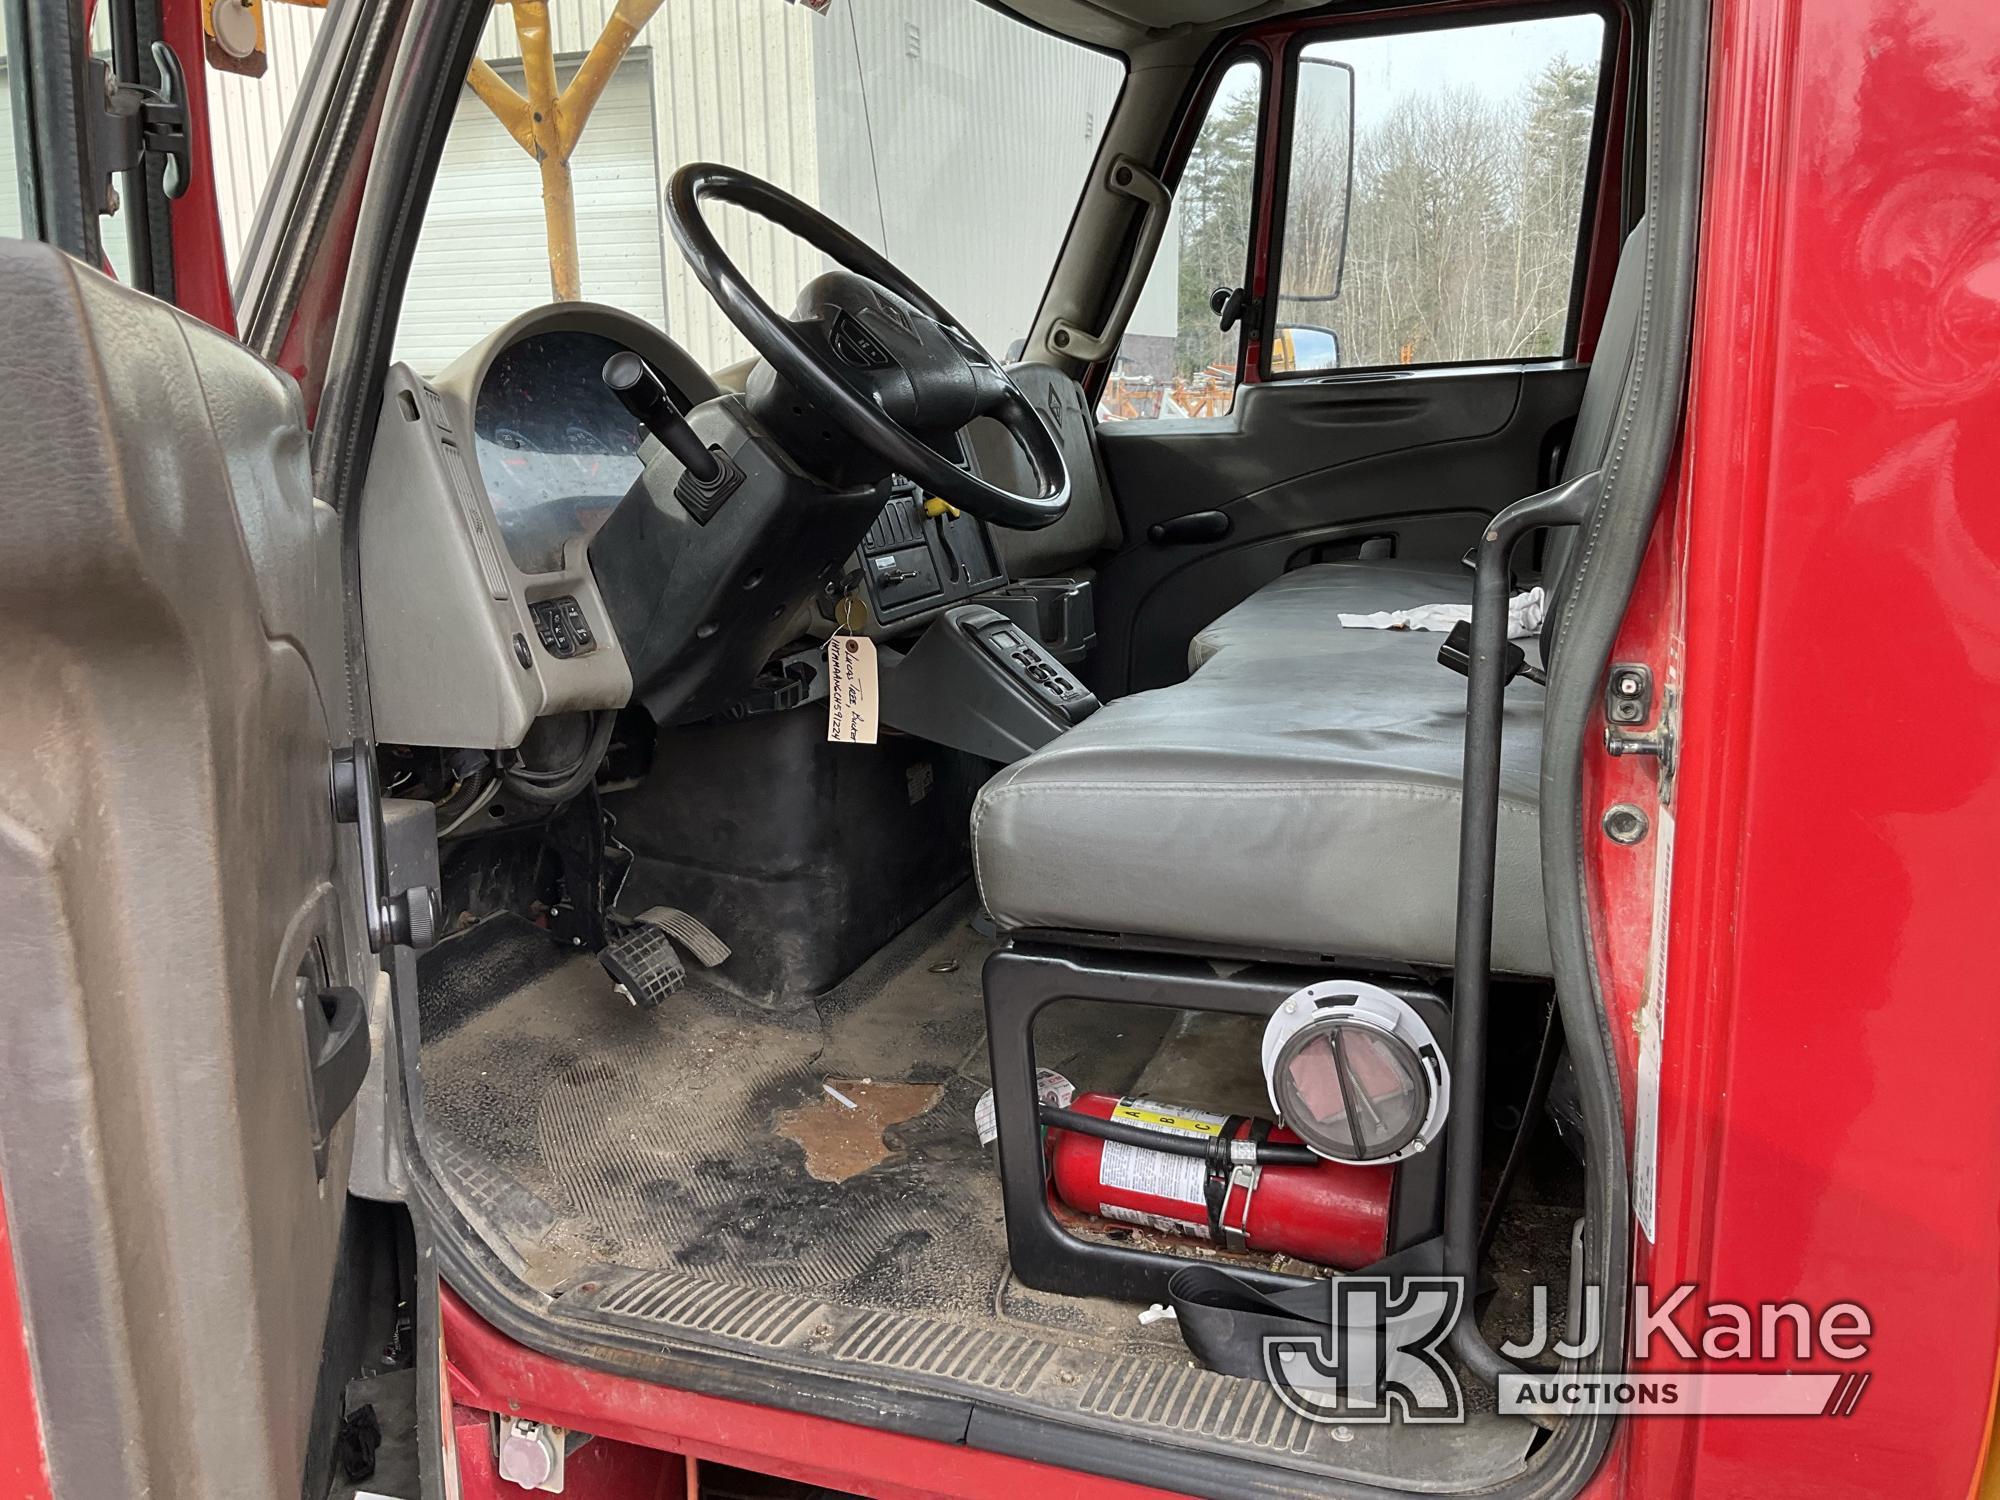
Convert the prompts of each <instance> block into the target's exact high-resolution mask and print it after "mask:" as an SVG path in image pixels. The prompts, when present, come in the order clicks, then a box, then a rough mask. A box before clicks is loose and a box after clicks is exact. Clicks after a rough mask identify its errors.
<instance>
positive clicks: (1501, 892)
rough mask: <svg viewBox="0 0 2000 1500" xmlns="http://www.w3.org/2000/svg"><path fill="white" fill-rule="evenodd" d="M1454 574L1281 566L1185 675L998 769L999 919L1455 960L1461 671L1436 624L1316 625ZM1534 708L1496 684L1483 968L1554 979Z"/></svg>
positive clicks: (990, 851)
mask: <svg viewBox="0 0 2000 1500" xmlns="http://www.w3.org/2000/svg"><path fill="white" fill-rule="evenodd" d="M1460 571H1461V572H1462V571H1463V570H1460ZM1307 575H1314V576H1312V577H1308V576H1307ZM1466 578H1467V581H1468V585H1469V579H1470V575H1469V574H1467V575H1466ZM1448 584H1449V585H1453V586H1457V587H1458V588H1459V589H1460V591H1461V592H1464V590H1465V588H1466V587H1467V586H1468V585H1459V584H1458V583H1457V580H1456V579H1454V578H1452V577H1451V576H1450V574H1449V573H1448V572H1447V571H1445V570H1442V569H1440V570H1436V571H1434V572H1430V573H1427V574H1425V575H1424V576H1422V577H1419V576H1417V575H1416V573H1415V571H1414V570H1410V569H1405V568H1397V567H1395V566H1394V565H1379V564H1366V563H1356V564H1345V563H1336V564H1326V565H1322V566H1320V567H1314V568H1307V569H1301V570H1300V571H1299V572H1297V573H1292V574H1288V575H1286V578H1285V579H1284V580H1281V581H1280V582H1279V584H1277V585H1274V586H1272V587H1271V588H1268V589H1267V590H1265V592H1264V593H1262V594H1260V595H1258V596H1257V598H1255V599H1253V600H1251V601H1250V602H1249V603H1248V604H1246V605H1244V606H1240V607H1239V608H1238V609H1236V610H1232V611H1231V612H1230V613H1229V614H1228V615H1225V616H1223V618H1222V619H1221V620H1218V621H1217V622H1216V623H1215V625H1213V626H1211V627H1209V629H1208V630H1207V631H1204V632H1203V637H1204V638H1205V639H1206V645H1205V647H1204V648H1203V654H1202V657H1201V661H1200V665H1199V668H1198V670H1197V671H1195V673H1194V674H1193V675H1192V676H1191V677H1189V678H1188V679H1187V681H1185V682H1181V683H1176V684H1175V685H1174V686H1172V687H1166V688H1160V689H1157V690H1155V691H1153V692H1148V693H1137V694H1134V695H1133V696H1131V697H1128V698H1121V699H1119V700H1117V701H1116V702H1113V703H1110V704H1108V705H1106V706H1105V707H1104V708H1103V709H1102V710H1100V711H1099V712H1098V713H1097V714H1095V715H1093V716H1092V717H1091V718H1089V719H1087V720H1085V721H1084V722H1083V723H1082V724H1081V725H1079V726H1077V727H1076V728H1075V729H1072V730H1070V731H1069V732H1068V733H1067V734H1064V735H1062V736H1061V737H1060V738H1058V739H1057V740H1055V741H1054V742H1052V743H1051V744H1049V745H1047V746H1045V747H1044V748H1043V749H1041V750H1039V751H1037V752H1036V753H1035V754H1033V755H1030V756H1028V757H1027V758H1026V759H1024V760H1020V761H1017V762H1015V763H1014V764H1013V765H1012V766H1009V767H1008V768H1007V769H1006V770H1004V771H1002V772H1001V773H1000V774H999V775H998V776H996V777H995V778H994V779H993V780H992V781H991V782H989V783H988V784H987V786H986V788H985V790H984V791H983V792H981V794H980V797H979V800H978V803H977V805H976V806H975V808H974V809H973V818H972V830H973V850H974V862H975V870H976V873H977V875H978V879H979V887H980V892H981V894H982V895H983V896H984V898H985V901H986V907H987V910H988V911H989V912H991V913H992V915H993V917H994V919H995V920H996V921H997V922H998V923H999V924H1000V925H1001V926H1002V927H1005V928H1016V927H1048V928H1066V929H1072V930H1087V931H1096V932H1111V933H1119V934H1124V935H1128V936H1137V937H1152V938H1166V939H1173V940H1176V941H1182V942H1191V943H1195V944H1212V945H1214V946H1216V947H1218V948H1258V949H1276V950H1282V951H1284V952H1287V953H1297V954H1308V955H1325V956H1331V957H1340V958H1345V959H1351V960H1370V959H1374V960H1394V961H1402V962H1409V963H1420V964H1437V965H1444V964H1449V963H1450V962H1451V960H1452V942H1453V933H1454V931H1455V929H1456V920H1455V918H1456V904H1457V870H1458V838H1459V827H1458V824H1459V805H1460V776H1461V771H1462V765H1463V757H1464V753H1465V679H1464V678H1463V677H1460V676H1458V675H1457V674H1456V673H1453V672H1450V671H1448V670H1446V669H1445V668H1444V667H1442V666H1439V665H1438V664H1437V661H1436V657H1437V648H1438V643H1439V641H1440V639H1441V637H1439V636H1437V635H1435V634H1427V633H1426V634H1418V633H1406V632H1401V631H1377V630H1344V629H1342V628H1341V627H1340V626H1339V625H1338V624H1337V623H1332V617H1333V614H1335V613H1337V612H1339V611H1340V610H1350V611H1364V612H1365V611H1372V610H1377V609H1389V608H1404V607H1407V605H1409V604H1413V603H1415V604H1421V603H1434V602H1439V601H1440V600H1441V599H1444V598H1449V597H1452V595H1450V594H1443V593H1440V592H1439V590H1440V588H1442V587H1445V586H1446V585H1448ZM1294 612H1297V613H1301V614H1304V615H1306V616H1308V617H1309V620H1310V628H1308V629H1306V630H1304V631H1301V630H1299V629H1297V628H1294V627H1292V626H1291V625H1289V624H1288V621H1289V619H1290V617H1291V616H1292V614H1293V613H1294ZM1322 621H1323V622H1325V623H1322ZM1541 711H1542V690H1541V689H1540V688H1539V687H1537V686H1535V685H1534V684H1532V683H1530V682H1527V681H1526V680H1525V679H1521V680H1516V681H1515V682H1514V683H1513V684H1512V685H1511V686H1510V687H1509V688H1508V690H1507V721H1506V726H1505V732H1504V737H1503V740H1502V765H1501V782H1500V790H1501V802H1500V839H1499V864H1498V875H1499V884H1498V894H1497V899H1496V901H1495V911H1494V942H1493V962H1494V966H1495V968H1497V969H1501V970H1505V971H1509V972H1513V973H1521V974H1547V973H1548V972H1549V951H1548V938H1547V933H1546V929H1545V924H1544V919H1543V912H1542V886H1541V860H1540V849H1539V845H1538V837H1539V835H1538V830H1537V798H1536V782H1537V776H1538V772H1539V765H1540V759H1541Z"/></svg>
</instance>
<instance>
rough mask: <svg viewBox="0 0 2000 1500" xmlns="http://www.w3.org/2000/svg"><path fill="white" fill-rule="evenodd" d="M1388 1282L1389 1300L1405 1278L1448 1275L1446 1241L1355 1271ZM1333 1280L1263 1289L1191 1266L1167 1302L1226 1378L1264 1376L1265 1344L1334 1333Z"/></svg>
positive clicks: (1170, 1285)
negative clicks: (1332, 1319)
mask: <svg viewBox="0 0 2000 1500" xmlns="http://www.w3.org/2000/svg"><path fill="white" fill-rule="evenodd" d="M1352 1274H1353V1275H1356V1276H1382V1277H1387V1278H1388V1280H1389V1283H1390V1286H1389V1300H1390V1301H1391V1302H1394V1301H1396V1300H1397V1299H1398V1298H1399V1297H1400V1296H1401V1294H1402V1287H1401V1285H1400V1282H1401V1279H1402V1278H1403V1277H1405V1276H1442V1275H1444V1240H1443V1239H1442V1238H1441V1237H1433V1238H1431V1239H1427V1240H1419V1241H1417V1243H1416V1244H1414V1245H1410V1246H1408V1247H1407V1248H1405V1249H1402V1250H1398V1251H1397V1252H1396V1253H1395V1254H1394V1255H1389V1256H1385V1257H1383V1258H1382V1259H1381V1260H1378V1261H1376V1262H1375V1263H1374V1264H1373V1265H1371V1266H1367V1267H1364V1268H1363V1269H1362V1270H1359V1271H1356V1272H1353V1273H1352ZM1328 1286H1329V1283H1327V1282H1315V1283H1313V1284H1312V1285H1309V1286H1297V1287H1287V1288H1286V1289H1285V1290H1283V1291H1278V1292H1272V1291H1265V1290H1264V1289H1263V1288H1261V1287H1259V1286H1257V1285H1256V1284H1255V1283H1253V1282H1252V1281H1251V1280H1250V1279H1249V1278H1248V1277H1245V1276H1243V1275H1240V1274H1239V1273H1237V1272H1235V1271H1228V1270H1224V1269H1223V1268H1222V1267H1221V1266H1215V1265H1191V1266H1189V1267H1187V1268H1186V1269H1185V1270H1181V1271H1176V1272H1175V1273H1174V1274H1173V1277H1172V1279H1171V1280H1169V1281H1168V1282H1167V1305H1168V1306H1169V1307H1171V1308H1172V1309H1173V1310H1174V1317H1175V1319H1176V1320H1177V1321H1178V1322H1179V1323H1180V1327H1181V1337H1182V1338H1183V1339H1184V1340H1186V1342H1187V1346H1188V1352H1189V1353H1190V1354H1192V1355H1193V1356H1194V1357H1195V1358H1196V1359H1198V1360H1200V1361H1201V1362H1202V1364H1204V1365H1205V1366H1207V1367H1208V1368H1209V1369H1211V1370H1214V1371H1216V1372H1217V1373H1218V1374H1222V1375H1244V1376H1250V1377H1254V1378H1256V1379H1260V1380H1261V1379H1264V1378H1266V1374H1265V1363H1264V1348H1265V1341H1266V1340H1267V1339H1274V1338H1277V1339H1290V1340H1294V1341H1297V1342H1304V1341H1306V1340H1313V1341H1318V1342H1324V1341H1325V1340H1326V1339H1327V1338H1328V1337H1329V1335H1330V1334H1331V1333H1332V1331H1333V1325H1332V1322H1331V1313H1332V1311H1333V1296H1332V1294H1331V1292H1330V1291H1329V1290H1328Z"/></svg>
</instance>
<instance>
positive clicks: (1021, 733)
mask: <svg viewBox="0 0 2000 1500" xmlns="http://www.w3.org/2000/svg"><path fill="white" fill-rule="evenodd" d="M879 670H880V676H881V693H882V722H883V723H885V724H888V725H890V726H891V727H892V728H895V729H899V730H901V731H902V732H903V733H905V734H911V735H916V736H918V737H919V738H922V739H927V740H932V741H935V742H936V743H938V744H941V745H950V746H953V747H954V748H956V749H960V750H968V751H970V752H972V753H973V754H974V755H979V756H984V757H985V758H986V759H987V760H997V761H1001V762H1008V761H1015V760H1019V759H1020V758H1021V757H1022V756H1024V755H1026V754H1028V753H1029V752H1030V751H1033V750H1038V749H1040V748H1041V747H1042V746H1043V745H1046V744H1047V743H1048V742H1049V741H1050V740H1052V739H1054V738H1055V737H1056V736H1057V735H1059V734H1061V733H1062V732H1063V731H1064V730H1066V729H1070V728H1072V727H1074V726H1075V725H1078V724H1081V723H1082V722H1083V721H1084V720H1085V719H1087V718H1089V717H1090V716H1091V715H1092V714H1094V713H1096V712H1097V709H1098V702H1097V698H1096V695H1095V694H1093V693H1092V692H1091V691H1090V689H1089V688H1087V687H1085V686H1084V685H1083V684H1082V683H1081V682H1079V681H1078V680H1077V679H1076V678H1075V677H1074V676H1072V675H1071V674H1070V672H1069V671H1068V669H1067V668H1066V667H1064V666H1063V664H1062V663H1061V662H1059V661H1057V660H1056V659H1055V657H1054V655H1053V654H1051V652H1050V651H1049V650H1048V649H1047V648H1046V647H1044V646H1043V645H1042V644H1041V642H1039V641H1038V640H1036V639H1035V637H1034V636H1033V635H1032V634H1030V632H1029V631H1028V630H1027V629H1026V628H1025V627H1024V626H1022V625H1021V624H1019V623H1018V622H1016V621H1015V620H1013V619H1011V618H1010V617H1009V616H1007V615H1004V614H1002V613H1000V611H999V610H997V609H990V608H988V607H987V606H986V605H984V604H961V605H957V606H955V607H954V608H952V609H949V610H946V611H945V613H944V615H943V616H942V617H941V618H939V619H937V620H935V621H933V622H932V623H931V625H930V627H929V628H928V629H927V630H925V632H924V633H923V635H921V636H920V637H918V639H917V643H916V645H914V646H912V647H911V648H910V650H909V651H908V652H907V653H903V654H900V655H899V654H897V653H894V652H886V651H885V652H884V653H883V654H882V658H881V663H880V668H879Z"/></svg>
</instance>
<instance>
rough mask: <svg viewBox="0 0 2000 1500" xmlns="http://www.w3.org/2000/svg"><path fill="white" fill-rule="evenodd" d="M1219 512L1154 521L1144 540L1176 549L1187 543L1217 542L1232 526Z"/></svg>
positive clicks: (1204, 511) (1202, 512) (1210, 511)
mask: <svg viewBox="0 0 2000 1500" xmlns="http://www.w3.org/2000/svg"><path fill="white" fill-rule="evenodd" d="M1234 524H1235V523H1234V522H1232V521H1231V520H1230V519H1229V517H1228V515H1227V514H1226V513H1224V512H1223V511H1219V510H1198V511H1195V512H1193V513H1192V514H1190V515H1185V516H1174V517H1172V518H1171V519H1169V520H1165V521H1156V522H1154V523H1153V524H1152V525H1151V526H1149V527H1147V528H1146V540H1147V541H1149V542H1151V543H1152V544H1153V545H1154V546H1156V547H1177V546H1182V545H1184V544H1186V543H1188V542H1219V541H1221V540H1222V539H1223V538H1224V537H1226V536H1228V535H1229V533H1230V531H1231V529H1232V528H1233V526H1234Z"/></svg>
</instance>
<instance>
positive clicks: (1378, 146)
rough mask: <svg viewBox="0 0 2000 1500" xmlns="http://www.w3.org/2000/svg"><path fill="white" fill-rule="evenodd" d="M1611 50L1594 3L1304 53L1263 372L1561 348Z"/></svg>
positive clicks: (1555, 353) (1329, 41)
mask: <svg viewBox="0 0 2000 1500" xmlns="http://www.w3.org/2000/svg"><path fill="white" fill-rule="evenodd" d="M1603 49H1604V21H1603V18H1602V17H1600V16H1597V15H1574V16H1552V17H1543V18H1541V19H1537V20H1532V21H1508V22H1501V23H1497V24H1489V25H1481V26H1458V27H1450V28H1437V29H1430V30H1425V31H1419V32H1410V33H1405V34H1401V35H1384V36H1368V37H1321V38H1319V39H1317V40H1314V41H1311V42H1309V43H1308V44H1307V45H1306V46H1304V47H1303V48H1302V49H1301V50H1300V51H1299V53H1298V55H1297V58H1296V72H1295V74H1294V76H1295V78H1296V80H1297V81H1296V86H1295V88H1294V90H1293V94H1294V97H1295V100H1296V108H1295V110H1294V114H1293V119H1292V122H1291V125H1292V128H1291V137H1290V138H1291V148H1290V156H1289V162H1288V165H1287V168H1286V182H1285V192H1284V195H1283V201H1284V208H1283V215H1284V217H1283V221H1282V224H1281V226H1280V230H1281V250H1280V254H1279V260H1278V276H1277V298H1276V305H1275V307H1274V309H1273V337H1272V339H1271V341H1270V347H1269V349H1268V350H1267V353H1266V363H1265V368H1266V371H1267V373H1270V374H1272V375H1278V376H1282V375H1285V374H1291V373H1316V372H1323V371H1327V370H1332V369H1362V368H1369V367H1379V366H1384V365H1390V366H1393V365H1428V364H1448V363H1452V362H1455V361H1467V360H1475V361H1476V360H1521V359H1546V358H1554V357H1561V356H1563V355H1566V354H1568V353H1569V352H1570V348H1571V340H1572V327H1571V325H1572V322H1573V319H1572V317H1571V307H1572V303H1573V301H1574V298H1575V295H1576V292H1577V286H1576V282H1577V274H1576V273H1577V265H1578V262H1577V249H1578V244H1579V241H1580V239H1581V234H1582V225H1583V211H1584V198H1585V186H1586V183H1587V181H1588V178H1589V176H1590V170H1591V165H1592V163H1591V153H1590V143H1591V135H1592V131H1593V128H1594V126H1595V123H1596V116H1597V109H1598V101H1599V96H1600V89H1599V73H1600V66H1601V59H1602V55H1603ZM1343 71H1344V73H1345V77H1344V78H1341V77H1340V76H1339V75H1340V74H1341V73H1342V72H1343ZM1343 89H1344V90H1346V91H1347V94H1346V97H1347V105H1346V107H1347V109H1349V110H1350V111H1351V123H1350V121H1349V120H1344V119H1341V118H1340V115H1341V109H1340V108H1339V107H1338V106H1329V105H1327V104H1326V103H1325V101H1326V100H1327V99H1328V98H1329V97H1332V96H1334V95H1336V94H1338V93H1339V92H1340V91H1341V90H1343Z"/></svg>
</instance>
